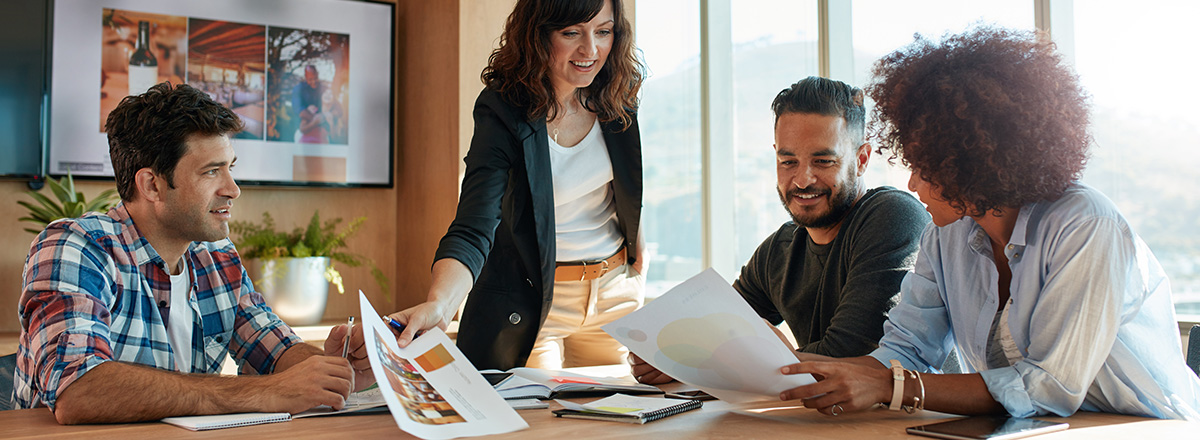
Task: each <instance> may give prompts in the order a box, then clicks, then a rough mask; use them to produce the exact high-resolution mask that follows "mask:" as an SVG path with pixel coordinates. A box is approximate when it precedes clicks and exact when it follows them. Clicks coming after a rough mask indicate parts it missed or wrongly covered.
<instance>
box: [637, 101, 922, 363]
mask: <svg viewBox="0 0 1200 440" xmlns="http://www.w3.org/2000/svg"><path fill="white" fill-rule="evenodd" d="M771 109H772V110H773V111H774V112H775V158H776V161H775V165H776V168H775V171H776V175H777V177H778V182H777V188H776V190H777V191H778V192H779V198H780V200H781V201H782V202H783V206H784V209H786V210H787V211H788V214H790V215H791V217H792V221H790V222H787V223H784V224H783V225H782V226H780V228H779V230H778V231H775V233H773V234H771V235H770V236H769V237H767V239H766V240H764V241H763V243H762V244H761V245H759V247H758V249H757V250H755V252H754V255H753V256H751V257H750V261H749V262H748V263H746V265H745V266H744V267H743V268H742V273H741V275H740V276H739V277H738V279H737V280H736V281H734V282H733V287H734V289H736V290H737V291H738V292H739V293H741V295H742V297H743V298H745V299H746V302H747V303H749V304H750V306H751V307H753V308H754V310H755V311H756V312H758V314H759V316H761V317H763V319H766V320H767V321H768V322H770V323H771V324H772V325H779V324H780V323H781V322H784V321H786V322H787V324H788V327H790V328H791V330H792V335H793V336H794V337H795V339H796V343H797V344H798V345H799V347H797V351H801V352H808V353H819V354H823V355H827V356H833V357H845V356H861V355H865V354H867V353H870V352H871V350H874V349H875V347H876V346H877V344H878V341H879V338H880V337H882V336H883V322H884V321H885V320H887V313H888V310H890V309H891V308H892V306H894V305H896V303H897V302H898V301H899V299H900V282H901V280H903V279H904V275H905V274H907V273H908V271H909V270H910V269H911V268H912V266H913V262H914V260H915V259H916V255H917V248H918V242H919V240H920V237H921V231H922V230H923V229H924V228H925V225H926V224H927V223H929V214H928V213H927V212H925V209H924V206H923V205H922V204H921V202H919V201H917V199H916V198H914V197H913V196H912V195H910V194H908V193H907V192H904V191H901V190H897V189H895V188H891V187H886V186H884V187H879V188H874V189H870V190H868V189H867V188H866V187H865V185H864V183H863V174H864V173H865V172H866V171H867V164H868V162H869V161H870V158H871V146H870V145H868V144H866V143H865V141H864V131H865V127H864V125H865V119H866V118H865V116H866V115H865V109H864V107H863V92H862V90H860V89H858V88H855V87H851V86H850V85H848V84H846V83H843V82H841V81H834V80H830V79H826V78H819V77H808V78H805V79H804V80H801V81H800V82H797V83H795V84H792V86H791V87H789V88H787V89H784V90H783V91H782V92H780V93H779V95H778V96H776V97H775V101H774V102H773V103H772V104H771ZM631 359H632V362H633V374H634V376H636V377H637V378H638V380H639V381H641V382H645V383H663V382H669V381H670V380H671V378H670V377H668V376H666V375H665V374H662V373H661V372H659V371H658V370H656V369H654V367H652V366H650V365H649V364H646V363H645V362H643V361H642V360H641V359H639V358H637V357H636V356H631Z"/></svg>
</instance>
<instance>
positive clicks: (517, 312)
mask: <svg viewBox="0 0 1200 440" xmlns="http://www.w3.org/2000/svg"><path fill="white" fill-rule="evenodd" d="M634 52H635V49H634V46H633V30H632V28H631V26H630V24H629V21H628V20H626V18H625V14H624V11H623V10H622V7H621V2H620V0H586V1H584V0H520V1H518V2H517V4H516V7H515V9H514V10H513V12H512V14H511V15H509V17H508V21H507V23H506V25H505V28H504V34H503V35H502V36H501V38H500V47H499V48H498V49H496V50H495V51H494V52H492V55H491V58H490V59H489V63H488V66H487V68H485V69H484V70H483V74H482V79H483V82H484V84H485V85H486V87H485V89H484V90H483V92H481V93H480V94H479V98H478V99H477V100H476V101H475V110H474V116H475V134H474V136H473V137H472V138H471V148H470V151H469V152H468V153H467V157H466V159H465V161H466V166H467V169H466V174H465V175H464V177H463V182H462V192H461V196H460V198H459V203H458V213H457V215H456V216H455V218H454V221H453V222H452V223H451V224H450V228H449V230H448V231H447V232H446V235H445V236H443V237H442V240H441V243H440V245H439V246H438V250H437V253H436V255H435V256H434V264H433V284H432V286H431V287H430V289H429V293H428V296H427V301H426V302H425V303H422V304H419V305H417V306H415V307H412V308H409V309H407V310H403V311H401V312H398V313H395V314H393V317H394V318H395V319H396V320H397V321H399V322H400V323H403V324H404V325H405V326H406V327H405V329H404V330H403V331H402V332H401V333H400V335H399V337H398V341H399V343H400V345H401V346H406V345H407V344H408V343H409V342H410V341H411V340H412V338H413V337H414V336H415V335H416V333H417V332H418V331H421V330H426V329H429V328H432V327H434V326H438V327H442V328H445V327H446V325H447V324H448V323H449V321H450V319H451V318H452V317H453V316H454V313H455V312H456V311H458V308H459V305H460V304H461V303H462V302H463V299H464V298H467V300H466V301H467V303H466V308H465V310H464V311H463V316H462V321H461V325H460V327H459V333H458V346H459V348H461V349H462V351H463V353H464V354H466V355H467V357H468V358H470V359H471V362H473V363H474V364H475V366H476V367H478V368H480V369H484V368H497V369H508V368H512V367H520V366H526V365H528V366H531V367H540V368H551V369H557V368H562V367H563V366H564V363H565V365H566V366H579V365H598V364H615V363H620V362H624V359H625V355H626V354H627V353H628V350H627V349H625V347H624V346H622V345H621V344H620V343H618V342H617V341H615V340H614V339H612V338H611V337H609V336H608V335H607V334H605V333H604V332H603V331H602V330H601V329H600V326H601V325H603V324H606V323H609V322H612V321H613V320H615V319H617V318H619V317H621V316H623V315H625V314H627V313H629V312H631V311H633V310H635V309H637V308H638V307H640V306H641V305H642V302H643V290H644V286H645V279H644V277H643V276H642V275H641V273H642V272H643V267H644V265H645V261H646V260H645V258H644V254H643V248H644V246H642V242H641V239H640V235H639V219H640V216H641V208H642V158H641V140H640V137H639V134H638V123H637V117H636V114H635V111H636V109H637V105H638V98H637V93H638V89H639V88H640V87H641V84H642V79H643V76H644V73H643V68H642V65H641V64H640V63H639V62H638V60H637V58H636V56H635V53H634ZM468 292H469V293H470V295H468Z"/></svg>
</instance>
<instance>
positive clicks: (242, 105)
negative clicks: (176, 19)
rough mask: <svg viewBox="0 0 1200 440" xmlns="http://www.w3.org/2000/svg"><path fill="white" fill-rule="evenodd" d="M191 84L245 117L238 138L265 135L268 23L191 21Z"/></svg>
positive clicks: (188, 59) (261, 136)
mask: <svg viewBox="0 0 1200 440" xmlns="http://www.w3.org/2000/svg"><path fill="white" fill-rule="evenodd" d="M187 44H188V56H187V83H188V84H189V85H191V86H192V87H195V88H197V89H199V90H201V91H204V92H205V93H208V95H209V96H210V97H212V99H213V100H214V101H217V102H219V103H221V105H224V106H225V107H228V108H229V109H230V110H233V112H234V113H237V114H238V117H240V118H241V119H242V123H243V124H244V125H245V127H243V128H242V131H241V132H240V133H237V134H236V135H234V138H235V139H262V138H263V129H264V124H263V119H264V114H265V108H266V107H265V106H264V105H263V101H264V97H265V96H266V88H265V85H266V84H265V82H266V81H265V79H266V72H265V67H266V63H265V62H264V61H263V60H264V59H266V47H267V46H266V44H267V41H266V26H262V25H254V24H242V23H233V22H228V21H217V20H205V19H202V18H191V19H189V20H188V43H187Z"/></svg>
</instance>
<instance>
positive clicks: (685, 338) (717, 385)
mask: <svg viewBox="0 0 1200 440" xmlns="http://www.w3.org/2000/svg"><path fill="white" fill-rule="evenodd" d="M601 328H603V329H604V331H605V332H606V333H608V334H609V335H611V336H612V337H613V338H614V339H616V340H617V341H619V342H621V343H622V344H625V346H626V347H629V350H630V351H632V352H633V353H635V354H637V355H638V357H641V358H642V359H644V360H645V361H646V362H648V363H650V365H653V366H654V367H655V368H658V369H659V370H661V371H662V372H664V373H667V375H669V376H671V377H673V378H675V379H677V380H679V381H680V382H683V383H686V384H688V385H691V386H694V387H697V388H700V389H702V390H704V391H707V392H708V393H709V394H712V395H714V396H717V398H720V399H721V400H724V401H727V402H735V403H737V402H751V401H756V400H772V399H779V393H780V392H781V391H784V390H787V389H790V388H795V387H798V386H800V385H805V384H810V383H813V378H812V376H810V375H807V374H803V375H791V376H785V375H784V374H783V373H780V372H779V368H780V367H782V366H784V365H788V364H794V363H796V357H795V356H794V355H793V354H792V353H791V350H790V349H788V347H787V345H786V344H784V343H783V341H781V340H780V339H779V337H778V336H776V335H775V332H774V331H773V330H771V328H770V327H769V326H768V325H767V323H766V322H764V321H763V320H762V318H759V317H758V314H756V313H754V310H753V309H751V308H750V305H749V304H746V301H745V300H743V299H742V297H741V295H738V293H737V291H735V290H733V287H732V286H730V285H729V283H728V282H726V281H725V280H724V279H723V278H721V276H720V275H718V274H717V272H716V271H714V270H712V269H708V270H706V271H704V272H701V273H700V274H698V275H696V276H694V277H692V278H691V279H688V280H687V281H684V282H683V283H681V284H679V285H678V286H676V287H675V288H674V289H671V290H669V291H667V293H665V294H663V295H662V296H660V297H658V298H657V299H655V300H654V301H651V302H650V303H648V304H646V306H645V307H642V308H641V309H640V310H638V311H635V312H633V313H630V314H628V315H626V316H625V317H623V318H621V319H618V320H616V321H613V322H611V323H608V324H607V325H605V326H603V327H601Z"/></svg>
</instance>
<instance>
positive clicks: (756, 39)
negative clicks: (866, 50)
mask: <svg viewBox="0 0 1200 440" xmlns="http://www.w3.org/2000/svg"><path fill="white" fill-rule="evenodd" d="M731 19H732V23H731V27H730V30H731V33H732V36H733V133H734V136H733V139H734V145H733V147H734V149H735V156H734V159H735V167H736V168H735V170H734V180H735V183H734V184H735V186H736V190H735V191H734V228H735V229H734V230H735V232H734V238H735V239H736V240H737V244H736V249H737V260H736V264H737V267H738V268H739V269H740V268H741V266H742V265H743V264H745V263H746V262H747V261H749V260H750V256H751V255H752V254H753V253H754V250H755V249H757V248H758V245H759V244H761V243H762V241H763V240H764V239H765V238H767V236H768V235H770V234H771V233H773V232H775V231H776V230H778V229H779V226H780V225H781V224H783V223H784V222H786V221H788V220H789V217H788V214H787V211H786V210H784V208H783V206H782V204H781V203H780V201H779V195H778V193H777V192H776V178H775V149H774V148H773V147H772V145H774V144H775V115H774V113H772V112H771V101H773V100H775V95H777V94H778V93H779V91H780V90H783V89H785V88H787V87H788V86H790V85H791V84H792V83H795V82H796V81H799V80H800V79H803V78H805V77H807V76H810V75H819V74H820V72H819V71H818V68H817V50H818V48H817V44H818V39H817V34H818V32H817V2H816V0H804V1H794V0H753V1H751V0H743V1H739V2H737V5H736V7H734V8H733V11H732V14H731ZM723 275H726V276H728V277H736V276H737V275H738V274H736V273H734V274H723ZM731 281H732V280H731Z"/></svg>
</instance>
